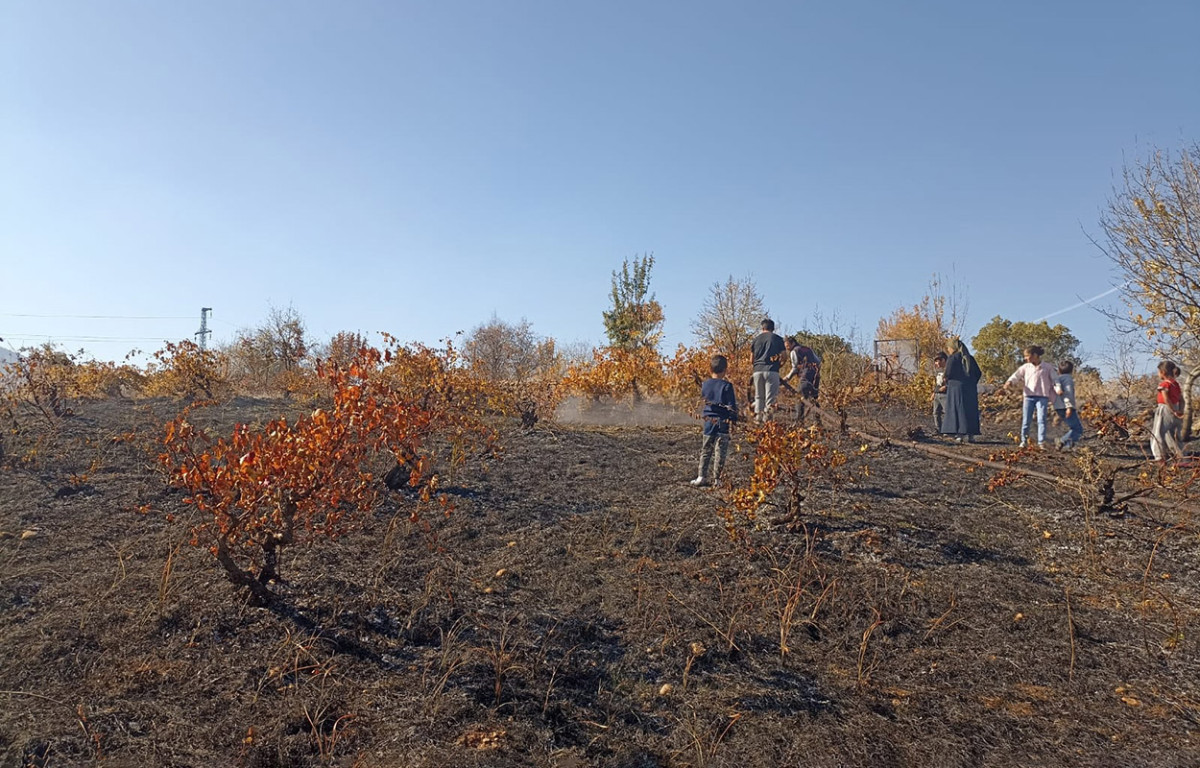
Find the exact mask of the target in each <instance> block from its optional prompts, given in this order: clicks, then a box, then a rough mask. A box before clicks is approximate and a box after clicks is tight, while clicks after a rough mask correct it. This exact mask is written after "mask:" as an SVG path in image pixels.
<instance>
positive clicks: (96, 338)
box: [4, 333, 168, 341]
mask: <svg viewBox="0 0 1200 768" xmlns="http://www.w3.org/2000/svg"><path fill="white" fill-rule="evenodd" d="M4 338H6V339H10V340H17V341H20V340H22V339H47V340H50V341H165V340H167V338H168V337H166V336H59V335H55V334H47V333H9V334H6V335H5V336H4Z"/></svg>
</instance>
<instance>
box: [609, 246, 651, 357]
mask: <svg viewBox="0 0 1200 768" xmlns="http://www.w3.org/2000/svg"><path fill="white" fill-rule="evenodd" d="M653 267H654V256H653V254H647V255H645V256H642V257H640V258H638V257H636V256H635V257H634V259H633V261H632V262H630V261H629V260H628V259H626V260H625V261H624V263H623V264H622V265H621V271H620V272H617V271H616V270H613V274H612V297H611V298H612V309H610V310H609V311H608V312H605V313H604V333H605V335H607V336H608V341H609V343H610V344H611V345H612V346H614V347H616V348H617V349H624V350H629V351H633V350H638V349H654V348H655V347H657V346H658V342H659V340H660V339H661V338H662V324H663V310H662V305H661V304H659V303H658V302H657V301H656V300H655V298H654V294H652V293H650V270H651V269H652V268H653Z"/></svg>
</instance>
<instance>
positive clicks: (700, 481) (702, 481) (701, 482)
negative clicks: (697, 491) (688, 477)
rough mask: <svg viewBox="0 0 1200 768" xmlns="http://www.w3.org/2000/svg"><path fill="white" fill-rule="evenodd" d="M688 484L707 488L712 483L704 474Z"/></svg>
mask: <svg viewBox="0 0 1200 768" xmlns="http://www.w3.org/2000/svg"><path fill="white" fill-rule="evenodd" d="M688 485H690V486H692V487H693V488H706V487H708V486H710V485H712V483H710V482H708V478H706V477H705V476H704V475H701V476H700V477H697V478H696V479H695V480H693V481H691V482H690V483H688Z"/></svg>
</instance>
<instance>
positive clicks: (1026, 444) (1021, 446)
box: [1017, 440, 1029, 448]
mask: <svg viewBox="0 0 1200 768" xmlns="http://www.w3.org/2000/svg"><path fill="white" fill-rule="evenodd" d="M1028 445H1029V441H1028V440H1022V441H1021V442H1019V443H1017V447H1018V448H1024V447H1026V446H1028Z"/></svg>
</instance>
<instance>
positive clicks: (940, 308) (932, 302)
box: [875, 275, 967, 360]
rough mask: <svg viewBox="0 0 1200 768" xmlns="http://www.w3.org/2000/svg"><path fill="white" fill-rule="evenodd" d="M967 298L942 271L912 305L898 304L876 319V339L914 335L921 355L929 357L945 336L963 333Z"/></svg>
mask: <svg viewBox="0 0 1200 768" xmlns="http://www.w3.org/2000/svg"><path fill="white" fill-rule="evenodd" d="M966 308H967V306H966V300H965V299H964V298H963V295H962V291H961V290H959V288H958V286H957V285H956V284H954V283H953V282H952V281H951V282H949V283H948V281H947V280H946V278H944V277H942V276H941V275H934V276H933V278H932V279H931V280H930V281H929V288H928V291H927V292H926V294H925V296H923V297H922V298H921V300H920V301H919V302H917V303H916V304H914V305H912V306H911V307H900V308H898V309H896V310H895V311H894V312H892V314H891V315H889V316H888V317H885V318H882V319H880V321H879V327H878V328H877V329H876V331H875V338H877V339H914V340H916V342H917V352H918V354H919V355H920V357H921V358H922V359H925V360H928V359H932V358H933V356H934V355H936V354H937V353H938V352H939V351H941V350H942V348H943V347H944V346H945V345H946V339H948V338H950V337H952V336H958V335H959V334H961V333H962V326H963V322H964V321H965V319H966Z"/></svg>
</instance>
